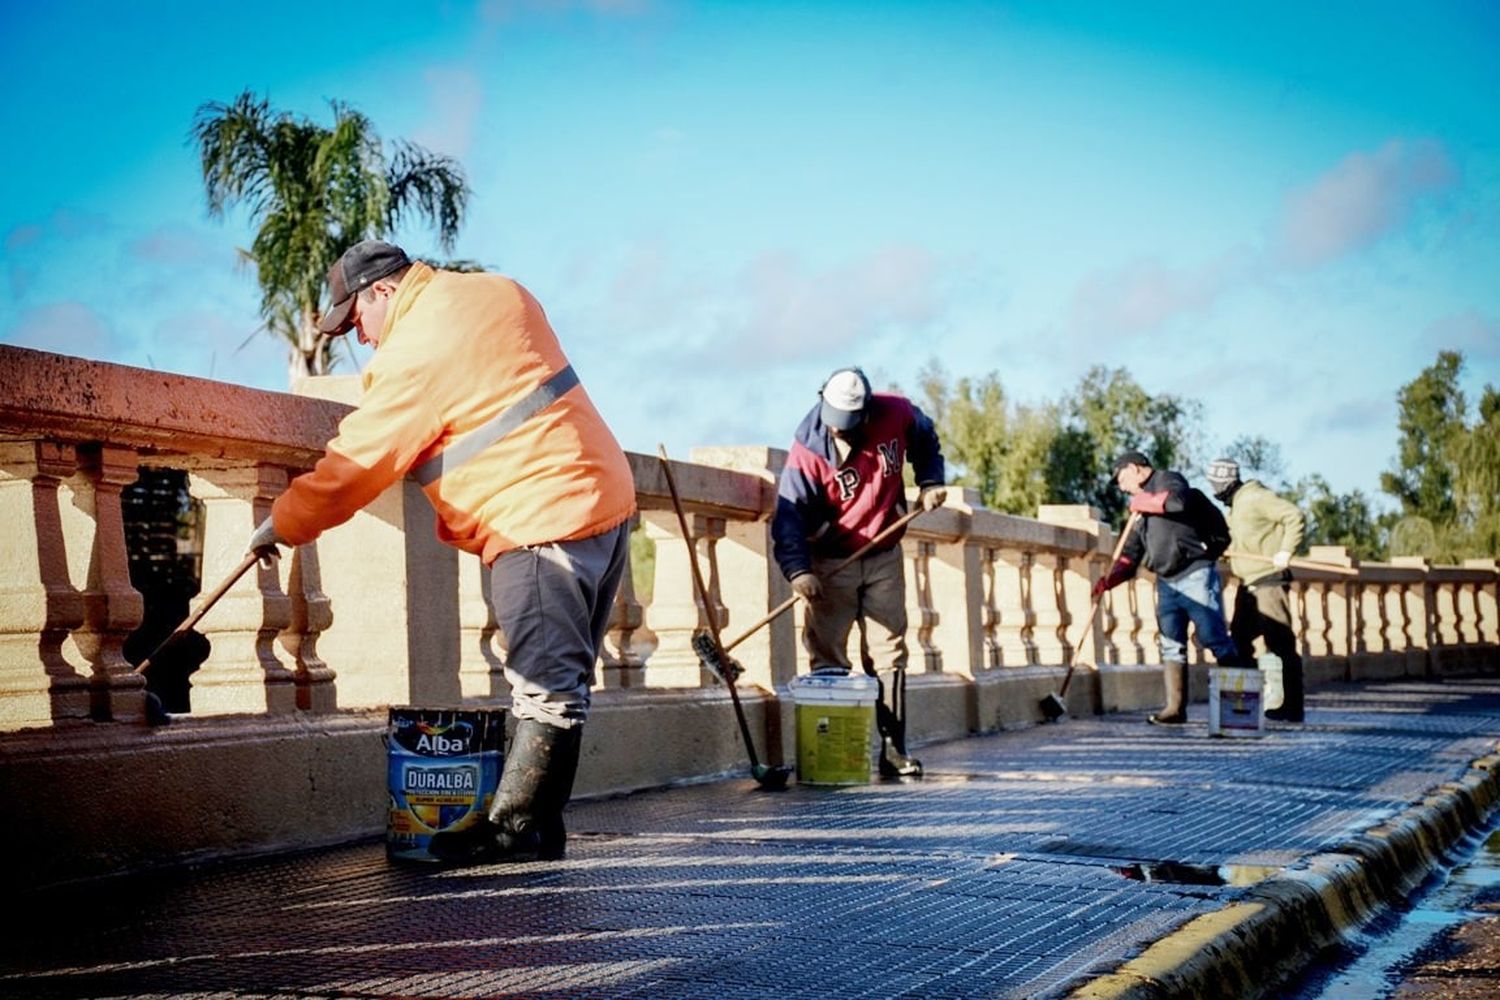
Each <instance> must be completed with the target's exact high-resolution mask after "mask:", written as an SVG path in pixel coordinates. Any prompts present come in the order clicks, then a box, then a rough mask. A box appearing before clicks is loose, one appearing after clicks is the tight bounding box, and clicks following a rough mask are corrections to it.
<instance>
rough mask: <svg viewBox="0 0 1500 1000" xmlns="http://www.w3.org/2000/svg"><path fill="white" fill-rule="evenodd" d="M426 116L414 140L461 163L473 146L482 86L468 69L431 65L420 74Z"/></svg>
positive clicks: (482, 103) (481, 105) (482, 98)
mask: <svg viewBox="0 0 1500 1000" xmlns="http://www.w3.org/2000/svg"><path fill="white" fill-rule="evenodd" d="M422 80H423V82H424V83H425V84H426V85H427V113H426V114H425V115H424V116H423V119H422V120H423V125H422V127H421V128H420V129H418V130H417V132H416V133H415V135H414V136H413V139H414V140H415V141H416V142H417V144H418V145H421V146H425V147H427V148H428V149H430V150H432V151H434V152H438V153H444V154H446V155H448V156H452V157H454V158H455V159H458V160H460V161H462V160H463V159H464V158H465V157H466V156H468V155H469V152H470V151H471V150H472V149H473V147H474V126H475V124H476V123H477V122H478V121H479V116H480V113H481V111H483V109H484V84H483V83H482V82H481V81H480V79H479V75H478V74H477V73H475V72H474V71H473V70H471V69H467V68H463V67H458V66H434V67H432V68H430V69H428V70H427V71H426V72H425V73H423V74H422Z"/></svg>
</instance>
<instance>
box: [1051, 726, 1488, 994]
mask: <svg viewBox="0 0 1500 1000" xmlns="http://www.w3.org/2000/svg"><path fill="white" fill-rule="evenodd" d="M1497 802H1500V752H1491V753H1489V754H1487V755H1485V756H1484V757H1480V758H1479V759H1477V760H1475V761H1473V762H1471V763H1470V765H1469V768H1468V770H1467V772H1466V773H1465V774H1464V776H1463V777H1462V778H1460V779H1459V780H1457V781H1450V782H1446V783H1444V784H1442V785H1439V786H1438V787H1437V788H1435V789H1433V790H1432V791H1431V792H1429V793H1428V794H1427V795H1426V796H1425V797H1424V798H1423V799H1422V800H1421V801H1420V802H1418V803H1416V804H1414V805H1410V806H1407V807H1406V808H1405V809H1404V810H1402V811H1401V812H1400V813H1399V814H1397V815H1396V816H1394V817H1392V818H1391V819H1389V820H1387V821H1386V822H1384V823H1381V824H1380V825H1379V826H1376V827H1373V828H1371V829H1369V830H1366V831H1365V832H1364V833H1362V834H1359V835H1358V836H1355V837H1353V838H1351V839H1349V840H1348V841H1345V842H1344V843H1342V844H1340V845H1338V846H1337V847H1335V848H1333V849H1331V850H1328V851H1325V852H1322V853H1319V854H1314V855H1311V856H1310V857H1308V858H1305V859H1303V860H1302V861H1301V862H1299V863H1298V868H1297V869H1296V870H1295V871H1284V872H1282V873H1280V874H1278V875H1275V876H1272V877H1271V878H1269V879H1267V880H1266V881H1264V882H1261V883H1260V884H1258V885H1256V886H1254V887H1253V888H1251V889H1250V890H1248V891H1247V892H1246V894H1245V897H1244V898H1243V899H1240V900H1238V901H1236V902H1234V903H1232V904H1231V905H1229V906H1226V907H1225V908H1223V909H1221V910H1217V911H1215V912H1213V913H1205V914H1203V915H1201V916H1198V917H1195V918H1193V919H1192V920H1190V921H1188V922H1187V923H1186V924H1184V925H1183V926H1182V927H1179V928H1178V929H1177V930H1175V931H1173V932H1172V933H1170V934H1168V935H1167V936H1166V937H1164V938H1161V939H1160V940H1158V941H1156V942H1155V943H1153V944H1151V945H1150V946H1149V947H1147V948H1146V950H1145V951H1144V952H1142V953H1141V954H1140V955H1139V956H1137V957H1135V958H1133V959H1131V960H1129V961H1128V962H1126V963H1124V964H1123V965H1121V966H1119V967H1118V968H1116V969H1115V970H1114V971H1113V972H1109V973H1106V974H1104V975H1102V976H1099V977H1098V978H1096V979H1093V980H1091V981H1089V982H1088V983H1086V984H1084V985H1083V986H1081V987H1079V988H1078V989H1076V990H1074V991H1073V992H1071V993H1069V994H1067V996H1068V997H1069V998H1070V1000H1166V998H1181V997H1203V998H1206V1000H1207V998H1212V1000H1219V998H1222V997H1227V996H1232V997H1241V998H1252V997H1258V996H1265V995H1268V994H1269V993H1270V992H1271V991H1273V990H1274V989H1275V988H1276V987H1277V986H1278V985H1279V983H1280V982H1281V980H1282V979H1284V978H1286V977H1287V976H1289V975H1290V974H1292V973H1293V972H1295V971H1299V970H1301V969H1302V968H1303V967H1305V966H1306V965H1308V964H1309V963H1310V962H1311V961H1312V960H1313V959H1314V958H1315V957H1316V956H1317V954H1318V953H1319V952H1321V951H1322V950H1323V949H1325V948H1327V947H1329V946H1331V945H1333V944H1335V943H1337V942H1338V941H1339V939H1340V938H1341V937H1342V936H1343V935H1344V934H1347V933H1348V932H1350V931H1352V930H1355V929H1357V928H1359V927H1361V926H1363V925H1364V924H1365V923H1367V922H1368V921H1369V920H1370V919H1371V918H1372V917H1374V916H1375V915H1376V914H1377V913H1379V912H1380V911H1381V910H1383V909H1384V908H1385V906H1386V905H1387V903H1388V901H1390V900H1392V899H1395V898H1397V897H1399V896H1401V895H1403V894H1405V893H1407V892H1409V891H1411V890H1412V889H1413V888H1415V887H1416V886H1417V885H1419V884H1420V883H1421V882H1422V880H1423V879H1425V878H1426V877H1427V875H1428V874H1429V873H1430V872H1431V871H1432V870H1433V868H1435V867H1437V866H1438V864H1439V863H1440V862H1441V861H1442V858H1443V855H1444V854H1445V853H1446V852H1447V851H1448V850H1450V849H1451V848H1452V847H1453V846H1454V845H1456V844H1457V843H1458V842H1459V841H1460V840H1461V839H1462V838H1463V837H1464V836H1465V835H1466V834H1467V833H1468V832H1469V831H1470V830H1472V829H1473V828H1475V827H1477V826H1478V825H1479V824H1480V823H1482V822H1483V821H1484V820H1485V819H1486V818H1487V817H1488V816H1489V814H1490V811H1491V810H1492V809H1493V808H1494V807H1495V805H1496V803H1497Z"/></svg>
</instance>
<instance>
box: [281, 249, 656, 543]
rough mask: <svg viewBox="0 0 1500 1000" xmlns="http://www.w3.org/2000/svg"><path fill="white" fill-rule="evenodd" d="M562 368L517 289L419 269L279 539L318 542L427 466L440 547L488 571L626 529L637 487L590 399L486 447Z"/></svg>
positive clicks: (547, 409) (289, 508) (577, 394)
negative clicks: (448, 456) (540, 549)
mask: <svg viewBox="0 0 1500 1000" xmlns="http://www.w3.org/2000/svg"><path fill="white" fill-rule="evenodd" d="M567 367H568V360H567V358H566V357H565V356H564V355H563V351H562V347H561V346H560V345H559V344H558V342H557V337H556V335H555V334H554V333H553V332H552V328H551V326H550V325H549V324H548V322H547V317H546V315H545V314H544V313H543V311H542V307H541V305H540V304H539V303H538V302H537V301H536V299H534V298H533V297H532V296H531V294H530V293H529V292H527V291H526V289H524V288H522V287H521V286H520V285H519V284H517V283H516V282H514V281H511V280H510V279H509V278H505V277H502V276H500V275H496V274H459V273H456V272H451V271H435V270H433V269H432V268H430V267H428V266H427V265H425V264H414V265H413V266H412V269H411V270H410V271H409V272H407V275H406V277H405V278H404V279H402V281H401V285H400V287H399V288H398V289H397V290H396V293H395V295H394V296H393V297H392V299H391V303H390V309H389V312H388V313H387V318H386V325H385V330H384V331H383V333H382V335H381V337H380V341H379V346H378V347H377V349H376V351H375V356H374V357H373V358H372V359H371V360H370V363H369V364H368V365H367V366H366V368H365V373H364V397H363V399H362V400H361V402H360V405H359V408H358V409H356V410H355V411H354V412H352V413H350V414H348V415H347V416H346V417H344V419H343V420H342V421H341V422H340V423H339V431H338V435H337V436H336V437H335V438H334V439H333V440H332V441H331V442H329V444H328V448H327V451H326V453H325V454H324V456H323V458H322V459H321V460H319V462H318V464H317V466H316V468H314V469H313V471H312V472H309V473H307V474H306V475H302V476H298V477H297V478H296V479H294V480H293V481H292V483H291V485H290V486H289V487H288V488H287V491H286V492H285V493H283V494H282V495H281V496H280V497H278V498H277V500H276V503H275V504H274V505H273V507H272V516H273V518H274V519H275V524H276V531H277V533H278V534H279V535H281V537H282V538H284V539H286V540H287V541H288V542H290V543H291V544H293V545H301V544H304V543H306V542H310V541H312V540H313V539H314V538H316V537H317V536H318V535H319V534H321V533H322V532H323V531H325V530H327V529H328V528H331V527H333V526H335V525H338V524H342V523H343V522H345V521H347V520H348V519H349V518H351V517H353V516H354V514H355V512H356V511H358V510H359V509H360V508H362V507H364V506H365V505H366V504H368V503H369V502H370V501H372V500H374V499H375V498H376V497H377V496H379V495H380V493H381V492H382V491H383V490H385V489H386V488H387V487H389V486H391V485H392V484H393V483H395V482H397V481H399V480H400V479H401V478H402V477H403V476H405V475H406V474H407V473H408V472H409V471H411V470H412V469H413V468H415V467H417V466H419V465H420V466H424V476H423V480H424V485H423V491H424V492H425V493H426V494H427V497H428V499H429V500H431V501H432V506H433V508H434V509H435V510H436V511H437V534H438V537H439V538H441V539H442V540H443V541H445V542H448V543H449V544H451V545H454V546H457V547H458V548H460V549H463V550H464V551H465V552H474V553H477V554H478V555H479V556H480V557H481V558H482V559H483V560H484V561H485V562H486V563H490V562H493V561H494V560H495V558H496V557H497V556H499V555H500V554H501V553H503V552H506V551H509V550H510V549H514V548H519V547H521V546H525V545H537V544H542V543H545V542H557V541H566V540H569V539H574V538H588V537H590V536H593V535H597V534H599V533H601V532H603V531H607V530H608V529H610V528H613V527H615V526H616V525H619V524H621V523H623V522H624V521H625V520H626V519H628V518H629V517H630V516H631V514H633V513H634V512H635V481H634V479H633V477H632V476H631V473H630V465H629V463H628V461H627V460H626V458H625V453H624V452H623V451H621V450H620V446H619V444H618V443H616V441H615V438H614V435H613V434H611V433H610V430H609V428H608V427H607V426H606V425H605V423H604V420H603V419H602V418H601V417H600V416H599V413H598V411H597V410H595V409H594V405H593V403H592V402H591V401H590V400H589V398H588V394H587V393H586V392H585V391H584V389H583V386H581V385H575V386H573V387H571V388H569V389H567V391H565V392H563V393H562V394H561V395H560V396H559V397H558V398H557V399H556V400H554V401H549V402H548V403H547V405H545V406H544V407H543V408H541V409H539V410H537V411H536V412H535V413H533V414H531V415H529V416H527V417H526V418H525V419H523V420H521V421H520V422H519V423H517V424H516V425H515V426H514V427H512V428H508V430H507V432H506V433H505V434H504V436H502V437H500V438H499V439H498V440H494V441H493V443H489V444H483V441H484V440H485V433H486V432H485V428H486V426H487V425H488V427H490V428H493V427H495V426H496V424H497V422H498V421H499V420H500V418H501V417H502V415H503V414H505V413H506V412H507V411H510V410H512V409H513V408H515V406H516V404H518V403H521V402H522V401H523V400H526V399H527V398H528V397H529V396H532V394H533V393H534V392H536V390H537V389H538V387H539V386H541V385H542V384H543V383H544V382H546V381H547V380H548V379H549V378H551V377H553V376H555V375H557V374H558V373H562V372H564V370H565V369H566V368H567ZM563 384H566V383H563ZM532 398H533V399H534V398H535V397H532ZM476 431H477V432H479V433H478V434H477V435H476V433H475V432H476ZM480 445H482V446H480ZM450 447H455V448H462V449H463V451H462V454H464V456H465V457H464V458H463V460H462V461H460V462H456V463H455V462H448V463H445V462H443V461H441V460H437V461H432V460H433V459H436V458H437V456H440V455H441V454H442V453H443V452H444V451H446V450H447V449H449V448H450ZM470 452H472V454H470ZM454 454H455V455H457V454H460V452H459V451H457V450H456V451H455V452H454ZM424 463H430V464H424ZM429 470H437V472H436V474H435V477H434V473H433V472H431V471H429Z"/></svg>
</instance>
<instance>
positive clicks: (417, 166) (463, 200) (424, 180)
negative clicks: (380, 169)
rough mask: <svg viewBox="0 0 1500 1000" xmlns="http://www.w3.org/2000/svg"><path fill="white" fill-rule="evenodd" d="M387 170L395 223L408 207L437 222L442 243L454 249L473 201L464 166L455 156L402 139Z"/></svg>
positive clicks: (443, 246) (391, 210)
mask: <svg viewBox="0 0 1500 1000" xmlns="http://www.w3.org/2000/svg"><path fill="white" fill-rule="evenodd" d="M395 145H396V155H395V156H394V157H392V159H391V163H390V167H389V169H388V171H387V174H386V184H387V186H388V187H389V188H390V192H391V200H390V216H389V218H388V220H387V221H388V223H389V224H390V225H391V226H392V227H394V226H396V225H397V224H398V223H399V221H400V219H401V217H402V216H403V215H404V214H405V213H406V212H407V211H408V210H415V211H416V212H418V213H419V214H421V215H423V216H425V217H427V218H428V219H431V220H433V221H435V222H436V223H437V228H438V243H439V244H440V245H441V246H442V248H443V250H444V251H447V252H452V250H453V241H454V239H456V238H457V236H458V227H459V224H460V223H461V222H462V220H463V214H464V208H465V207H466V206H467V205H468V201H469V185H468V182H467V181H466V180H465V179H464V172H463V167H461V166H459V164H458V161H457V160H454V159H453V158H452V157H448V156H443V155H441V154H438V153H431V152H429V151H427V150H425V149H423V148H422V147H421V146H418V145H416V144H415V143H411V142H406V141H398V142H397V143H396V144H395Z"/></svg>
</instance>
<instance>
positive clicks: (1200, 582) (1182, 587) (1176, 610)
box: [1156, 563, 1235, 663]
mask: <svg viewBox="0 0 1500 1000" xmlns="http://www.w3.org/2000/svg"><path fill="white" fill-rule="evenodd" d="M1189 621H1191V622H1192V623H1193V626H1194V627H1195V628H1196V629H1197V630H1198V641H1199V642H1201V643H1202V644H1203V645H1204V646H1207V647H1208V649H1209V651H1210V652H1212V653H1213V654H1214V658H1215V659H1216V660H1218V661H1219V662H1220V663H1234V662H1235V645H1234V640H1233V639H1231V638H1230V637H1229V629H1228V627H1227V626H1226V625H1225V624H1224V600H1223V586H1222V585H1221V584H1220V583H1219V570H1218V568H1217V567H1215V566H1214V565H1213V564H1212V563H1203V564H1199V565H1198V566H1195V567H1193V568H1192V569H1190V570H1187V571H1186V572H1184V573H1179V574H1177V575H1176V576H1174V577H1171V578H1168V577H1164V576H1158V577H1157V578H1156V625H1157V627H1158V628H1159V629H1161V659H1162V662H1163V663H1186V662H1187V637H1188V622H1189Z"/></svg>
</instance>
